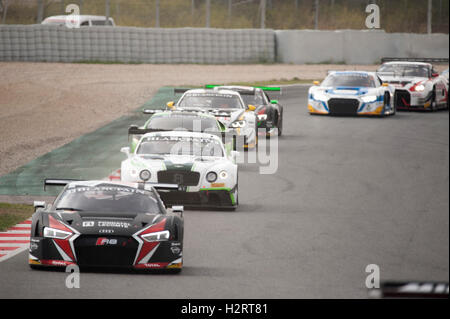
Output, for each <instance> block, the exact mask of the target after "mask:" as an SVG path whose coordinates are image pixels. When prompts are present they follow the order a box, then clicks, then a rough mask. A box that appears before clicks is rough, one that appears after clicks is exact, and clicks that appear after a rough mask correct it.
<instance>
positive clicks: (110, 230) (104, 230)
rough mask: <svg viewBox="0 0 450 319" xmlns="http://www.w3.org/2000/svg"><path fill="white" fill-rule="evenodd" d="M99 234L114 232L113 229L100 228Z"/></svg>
mask: <svg viewBox="0 0 450 319" xmlns="http://www.w3.org/2000/svg"><path fill="white" fill-rule="evenodd" d="M98 232H99V234H113V233H114V229H100V230H99V231H98Z"/></svg>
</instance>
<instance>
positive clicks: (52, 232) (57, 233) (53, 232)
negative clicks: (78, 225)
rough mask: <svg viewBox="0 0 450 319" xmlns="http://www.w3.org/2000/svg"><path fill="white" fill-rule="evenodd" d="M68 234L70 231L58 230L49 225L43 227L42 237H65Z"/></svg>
mask: <svg viewBox="0 0 450 319" xmlns="http://www.w3.org/2000/svg"><path fill="white" fill-rule="evenodd" d="M70 235H72V233H69V232H67V231H64V230H59V229H55V228H50V227H45V228H44V237H46V238H56V239H66V238H68V237H69V236H70Z"/></svg>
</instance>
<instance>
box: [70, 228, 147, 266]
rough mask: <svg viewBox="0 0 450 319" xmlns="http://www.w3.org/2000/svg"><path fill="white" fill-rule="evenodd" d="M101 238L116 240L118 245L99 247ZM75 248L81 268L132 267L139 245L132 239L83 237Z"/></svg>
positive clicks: (78, 239) (78, 240)
mask: <svg viewBox="0 0 450 319" xmlns="http://www.w3.org/2000/svg"><path fill="white" fill-rule="evenodd" d="M99 238H107V239H108V240H110V239H115V240H117V243H115V244H108V243H105V244H103V245H97V242H98V240H99ZM74 246H75V253H76V258H77V263H78V265H80V266H111V267H114V266H132V265H133V263H134V259H135V257H136V253H137V249H138V243H137V242H136V240H134V239H133V238H131V237H120V236H115V237H112V236H111V237H106V236H105V237H103V236H101V235H95V236H90V235H89V236H87V235H82V236H80V237H78V238H77V239H76V240H75V242H74Z"/></svg>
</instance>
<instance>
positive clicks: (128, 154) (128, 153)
mask: <svg viewBox="0 0 450 319" xmlns="http://www.w3.org/2000/svg"><path fill="white" fill-rule="evenodd" d="M120 152H121V153H124V154H126V155H127V157H130V148H129V147H128V146H127V147H122V148H121V149H120Z"/></svg>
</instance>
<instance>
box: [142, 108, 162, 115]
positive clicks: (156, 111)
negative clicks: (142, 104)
mask: <svg viewBox="0 0 450 319" xmlns="http://www.w3.org/2000/svg"><path fill="white" fill-rule="evenodd" d="M164 111H166V110H154V109H144V110H142V113H144V114H152V115H153V114H156V113H161V112H164Z"/></svg>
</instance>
